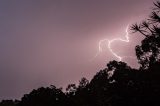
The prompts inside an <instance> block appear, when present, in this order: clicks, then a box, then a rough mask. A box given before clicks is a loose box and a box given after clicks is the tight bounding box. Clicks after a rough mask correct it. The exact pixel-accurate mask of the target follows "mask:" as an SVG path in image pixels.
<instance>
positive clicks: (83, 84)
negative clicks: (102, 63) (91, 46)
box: [0, 1, 160, 106]
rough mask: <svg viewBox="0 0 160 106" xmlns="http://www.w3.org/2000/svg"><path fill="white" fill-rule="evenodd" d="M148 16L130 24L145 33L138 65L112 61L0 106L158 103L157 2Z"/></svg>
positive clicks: (159, 48)
mask: <svg viewBox="0 0 160 106" xmlns="http://www.w3.org/2000/svg"><path fill="white" fill-rule="evenodd" d="M152 11H153V12H152V13H151V14H150V16H149V18H148V19H147V20H145V21H143V22H141V23H139V24H134V25H132V26H131V30H132V31H133V32H139V33H140V34H141V35H143V36H145V38H144V40H142V42H141V45H138V46H136V48H135V50H136V56H137V59H138V62H139V64H140V68H139V69H133V68H131V67H130V66H128V65H127V64H126V63H124V62H117V61H111V62H109V63H108V64H107V66H106V68H105V69H103V70H100V71H99V72H98V73H97V74H96V75H95V76H94V77H93V78H92V79H91V81H88V80H87V79H86V78H82V79H81V80H80V81H79V84H78V85H75V84H69V85H68V87H67V88H66V91H65V92H63V91H62V88H57V87H55V86H54V85H51V86H50V87H41V88H38V89H34V90H32V91H31V92H30V93H29V94H25V95H24V96H23V97H22V98H21V100H20V101H17V100H16V101H13V100H3V101H1V103H0V106H140V105H141V106H144V105H146V106H148V105H150V106H160V98H159V97H160V14H159V12H160V2H159V1H157V2H156V3H154V8H153V10H152Z"/></svg>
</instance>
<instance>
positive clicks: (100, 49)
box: [94, 25, 136, 61]
mask: <svg viewBox="0 0 160 106" xmlns="http://www.w3.org/2000/svg"><path fill="white" fill-rule="evenodd" d="M128 28H129V25H128V26H127V27H126V29H125V32H126V34H125V39H122V38H115V39H112V40H109V39H103V40H100V41H99V44H98V52H97V54H96V55H95V56H94V58H96V57H97V56H98V55H99V54H100V53H101V52H102V51H103V49H102V44H104V43H105V45H106V46H107V48H108V49H109V51H110V52H111V53H112V55H113V56H115V57H116V58H117V59H118V60H119V61H122V59H123V58H133V59H136V58H135V57H132V56H123V57H122V56H119V55H118V54H117V53H116V52H114V51H113V49H112V44H113V43H114V42H116V41H122V42H126V43H128V42H129V41H130V40H129V32H128Z"/></svg>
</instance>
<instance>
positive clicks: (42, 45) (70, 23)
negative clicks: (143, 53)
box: [0, 0, 153, 100]
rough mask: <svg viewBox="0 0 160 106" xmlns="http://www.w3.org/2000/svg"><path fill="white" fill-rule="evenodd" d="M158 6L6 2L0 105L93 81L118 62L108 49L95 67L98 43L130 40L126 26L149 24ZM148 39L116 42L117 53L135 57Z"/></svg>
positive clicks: (1, 5)
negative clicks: (35, 92)
mask: <svg viewBox="0 0 160 106" xmlns="http://www.w3.org/2000/svg"><path fill="white" fill-rule="evenodd" d="M152 6H153V1H152V0H25V1H24V0H14V1H13V0H0V100H1V99H10V98H20V97H22V96H23V94H25V93H28V92H30V91H31V90H32V89H33V88H38V87H40V86H49V85H51V84H54V85H56V86H58V87H61V86H63V87H65V86H66V85H67V84H69V83H77V82H78V81H79V80H80V78H82V77H87V79H91V78H92V77H93V75H94V74H95V73H96V72H97V71H99V70H100V69H103V68H105V65H106V64H107V62H108V61H111V60H113V59H117V58H115V57H114V56H113V55H112V54H111V53H110V51H109V50H108V49H107V48H105V47H103V49H104V51H103V52H102V53H101V54H100V55H99V56H98V57H97V58H95V59H94V60H93V61H90V60H91V59H92V58H93V57H94V56H95V54H96V53H97V51H98V42H99V41H100V40H101V39H105V38H107V39H113V38H116V37H122V38H124V35H125V28H126V26H127V25H128V24H130V25H131V24H133V23H136V22H139V21H141V20H142V19H145V18H147V16H148V15H149V13H150V12H151V7H152ZM142 38H143V37H142V36H140V35H137V34H130V42H129V43H124V42H115V43H114V45H112V49H114V51H118V53H119V55H124V56H135V51H134V47H135V45H137V44H139V43H140V40H141V39H142ZM124 61H125V62H127V63H128V64H129V65H131V66H133V67H136V66H137V64H136V60H132V59H127V58H126V59H125V60H124Z"/></svg>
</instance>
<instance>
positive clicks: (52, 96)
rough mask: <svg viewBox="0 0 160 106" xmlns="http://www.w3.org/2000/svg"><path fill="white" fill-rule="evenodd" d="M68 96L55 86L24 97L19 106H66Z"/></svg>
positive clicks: (40, 89) (35, 91)
mask: <svg viewBox="0 0 160 106" xmlns="http://www.w3.org/2000/svg"><path fill="white" fill-rule="evenodd" d="M66 103H67V101H66V96H65V94H64V93H63V92H62V90H61V89H58V88H56V87H55V86H53V85H52V86H51V87H46V88H44V87H41V88H38V89H37V90H33V91H32V92H31V93H30V94H26V95H24V97H22V99H21V102H20V103H19V106H65V104H66Z"/></svg>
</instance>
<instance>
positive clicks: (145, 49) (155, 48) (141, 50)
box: [131, 1, 160, 69]
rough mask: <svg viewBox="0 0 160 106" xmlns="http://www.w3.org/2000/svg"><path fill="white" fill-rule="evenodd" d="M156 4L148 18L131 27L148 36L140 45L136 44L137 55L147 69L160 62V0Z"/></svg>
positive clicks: (142, 65) (142, 66)
mask: <svg viewBox="0 0 160 106" xmlns="http://www.w3.org/2000/svg"><path fill="white" fill-rule="evenodd" d="M154 5H155V7H154V8H153V12H152V13H151V15H150V16H149V19H148V20H146V21H143V22H142V23H141V24H139V25H138V24H134V25H132V27H131V30H133V31H134V32H140V33H141V34H142V35H145V37H146V38H145V39H144V40H142V42H141V43H142V44H141V45H140V46H139V45H138V46H136V55H137V58H138V60H139V63H140V64H141V68H142V69H147V68H149V67H150V66H151V65H153V64H155V63H156V62H160V26H159V25H160V14H159V12H160V2H159V1H157V2H156V3H154Z"/></svg>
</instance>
